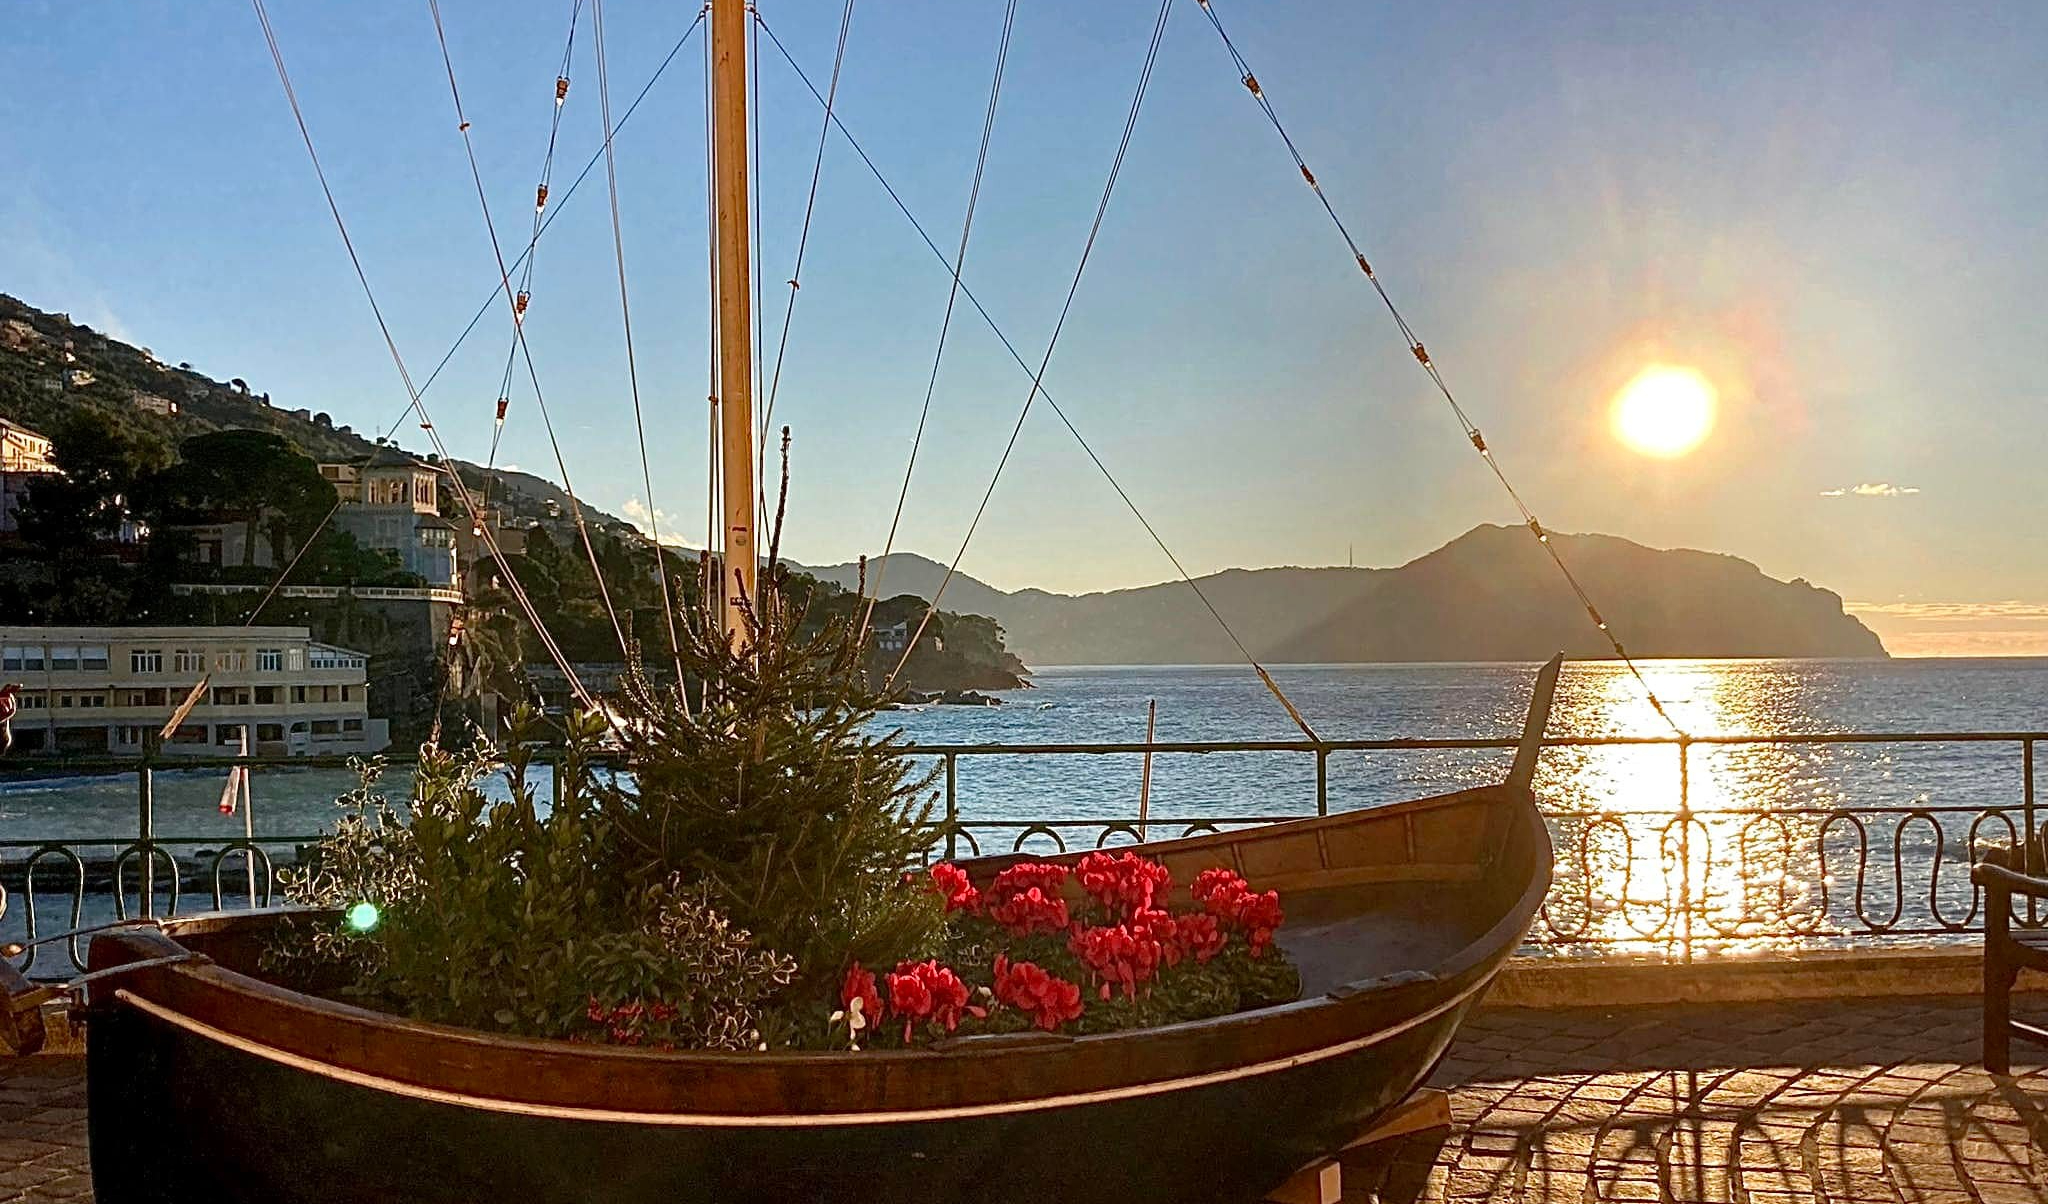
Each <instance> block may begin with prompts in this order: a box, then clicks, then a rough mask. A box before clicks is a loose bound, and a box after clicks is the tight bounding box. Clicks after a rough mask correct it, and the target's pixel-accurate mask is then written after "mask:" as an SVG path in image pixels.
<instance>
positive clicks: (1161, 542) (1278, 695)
mask: <svg viewBox="0 0 2048 1204" xmlns="http://www.w3.org/2000/svg"><path fill="white" fill-rule="evenodd" d="M755 20H756V21H757V22H758V23H759V24H760V26H761V32H763V33H765V34H767V35H768V40H769V42H770V44H772V45H773V46H774V47H775V49H776V52H777V53H778V54H780V55H781V56H782V60H783V62H785V63H786V64H788V66H789V69H790V71H791V72H793V73H794V74H795V75H796V77H797V79H798V80H799V81H801V82H802V83H803V85H804V87H805V88H806V89H807V90H808V91H809V92H810V94H811V96H812V97H813V98H814V99H816V100H817V101H818V102H819V103H820V104H823V103H824V101H825V97H824V95H823V94H822V93H820V92H819V91H818V87H817V85H816V84H815V83H813V82H811V78H810V76H809V75H808V74H807V73H805V71H804V69H803V67H802V65H801V64H799V63H798V62H797V61H796V57H795V56H794V55H792V54H791V53H790V52H789V48H788V47H787V46H785V45H783V43H782V39H781V38H779V37H777V36H776V34H775V28H774V26H772V25H770V24H768V22H767V21H766V20H764V19H762V18H761V17H760V16H759V15H758V14H757V15H756V16H755ZM830 117H831V125H832V128H834V129H836V130H838V131H839V136H840V137H842V138H844V139H845V140H846V144H847V146H849V147H850V148H852V150H853V152H854V154H856V155H858V156H859V157H860V161H861V163H862V164H864V165H865V166H866V167H867V169H868V173H869V174H870V175H872V176H874V178H875V182H876V183H877V184H879V185H881V187H882V191H883V192H885V193H887V194H888V197H889V200H890V201H891V202H892V203H894V204H895V206H896V210H897V212H899V213H901V214H902V215H903V218H904V220H905V221H907V222H909V223H910V228H911V229H912V230H914V231H916V233H917V236H918V238H919V239H920V240H921V241H922V242H923V243H924V245H925V249H926V250H928V251H930V252H931V253H932V257H933V258H935V259H937V260H938V261H939V264H940V266H942V267H944V268H945V269H946V270H947V272H948V273H949V274H950V273H951V272H952V269H953V264H952V261H951V260H950V259H948V258H947V257H946V252H945V251H944V250H942V249H941V248H940V247H939V244H938V242H937V241H936V240H934V239H933V238H932V236H931V233H930V232H929V231H928V230H926V229H925V226H924V223H923V222H921V221H919V220H918V217H917V214H916V213H915V212H914V211H913V210H912V209H911V208H910V206H909V205H908V204H906V203H905V202H904V200H903V197H902V195H901V194H900V193H898V192H897V191H896V188H895V186H894V185H893V184H891V183H890V182H889V178H888V177H887V176H886V175H884V174H883V173H882V169H881V167H880V166H879V165H877V164H876V162H875V160H874V158H873V157H872V156H871V155H869V154H868V152H867V148H866V147H865V146H863V145H862V144H861V141H860V139H858V138H856V137H855V136H854V133H853V131H852V130H851V129H849V128H847V125H846V122H845V121H844V120H843V119H841V118H840V117H839V116H838V114H837V113H833V114H831V115H830ZM960 295H961V296H963V297H965V298H967V302H968V304H969V305H970V306H972V307H973V309H974V311H975V313H976V314H978V315H979V316H980V317H981V320H982V322H983V324H984V325H986V326H987V327H988V329H989V331H990V332H991V333H992V334H994V335H995V337H996V340H997V341H998V342H1000V343H1001V344H1002V346H1003V350H1004V351H1006V352H1008V353H1009V356H1010V359H1011V360H1012V361H1013V362H1015V363H1016V365H1017V367H1018V368H1019V369H1020V370H1021V371H1023V372H1025V373H1026V374H1030V373H1031V365H1030V363H1029V362H1028V361H1026V360H1025V358H1024V356H1023V353H1022V352H1020V351H1019V350H1018V348H1017V345H1016V343H1015V342H1013V341H1012V340H1011V338H1010V336H1009V334H1008V333H1007V332H1005V331H1004V330H1003V327H1002V325H1001V324H1000V323H998V322H997V321H996V320H995V316H994V315H993V314H991V313H990V312H989V311H988V307H987V306H986V305H984V304H983V303H982V301H981V298H980V297H979V296H978V295H977V294H976V293H975V291H974V288H973V286H971V285H969V284H968V283H967V282H966V281H965V280H962V281H960ZM1038 395H1039V396H1040V397H1042V398H1044V400H1045V404H1046V405H1047V406H1048V407H1050V408H1051V409H1052V412H1053V413H1054V414H1055V415H1057V416H1058V418H1059V420H1060V422H1061V424H1062V425H1063V426H1065V427H1066V428H1067V433H1068V434H1070V435H1072V436H1073V437H1074V441H1075V442H1076V443H1078V444H1079V445H1080V447H1081V450H1082V451H1083V452H1085V453H1086V454H1087V456H1088V459H1089V460H1090V461H1091V462H1092V463H1093V464H1094V465H1095V467H1096V469H1097V471H1099V472H1101V473H1102V476H1103V479H1104V480H1106V481H1108V482H1109V485H1110V488H1112V489H1114V490H1115V491H1116V494H1117V496H1118V497H1119V498H1121V499H1122V500H1123V503H1124V506H1125V507H1126V508H1127V509H1129V510H1130V512H1131V516H1132V517H1133V518H1136V519H1137V520H1138V524H1139V525H1140V526H1141V527H1143V528H1144V529H1145V534H1146V535H1148V536H1150V537H1151V539H1152V542H1153V543H1154V544H1155V545H1157V546H1158V548H1159V550H1160V552H1161V553H1162V554H1164V555H1165V557H1166V559H1167V561H1168V562H1169V563H1171V564H1172V565H1173V567H1174V571H1175V572H1177V573H1179V574H1180V579H1181V581H1182V582H1184V583H1185V584H1186V585H1187V587H1188V588H1189V589H1190V590H1192V591H1194V594H1195V597H1196V598H1197V599H1199V600H1200V601H1201V603H1202V607H1203V609H1205V610H1207V611H1208V612H1209V616H1210V617H1211V618H1213V619H1215V620H1216V625H1217V626H1218V627H1220V628H1222V630H1223V633H1224V634H1225V635H1226V636H1228V637H1229V639H1230V642H1231V643H1232V644H1233V645H1234V646H1235V647H1236V648H1237V650H1238V653H1239V655H1241V656H1242V657H1243V658H1244V660H1245V663H1246V664H1247V665H1249V666H1250V667H1251V669H1252V671H1253V672H1254V673H1256V674H1257V675H1258V677H1259V680H1260V681H1261V682H1262V683H1264V684H1265V686H1266V689H1267V690H1268V691H1269V692H1270V693H1271V694H1272V695H1273V697H1274V698H1275V699H1276V700H1277V701H1278V702H1279V703H1280V706H1281V708H1282V709H1284V710H1285V711H1286V712H1287V714H1288V716H1289V717H1290V718H1292V719H1293V720H1294V722H1295V725H1296V726H1297V727H1300V728H1301V729H1302V730H1303V731H1305V732H1309V734H1310V737H1311V738H1314V733H1313V731H1312V730H1311V729H1310V728H1309V725H1308V723H1307V721H1306V720H1305V719H1303V718H1302V716H1301V713H1300V711H1299V710H1298V709H1297V708H1296V707H1295V705H1294V703H1293V701H1292V700H1290V699H1289V698H1288V697H1287V694H1286V692H1285V691H1283V690H1282V689H1281V688H1280V685H1279V683H1278V682H1276V681H1275V680H1274V679H1273V676H1272V674H1271V673H1269V672H1267V671H1266V668H1265V666H1264V665H1262V664H1260V663H1259V661H1258V658H1256V657H1254V656H1253V655H1252V654H1251V652H1250V650H1249V649H1248V648H1247V647H1246V646H1245V643H1244V640H1243V639H1241V638H1240V637H1239V636H1238V634H1237V631H1236V629H1235V628H1233V627H1232V626H1231V625H1230V622H1229V621H1228V620H1227V619H1225V618H1224V617H1223V614H1222V612H1221V611H1219V610H1218V609H1217V608H1216V605H1215V603H1214V602H1212V601H1211V600H1210V598H1209V595H1208V593H1207V591H1205V590H1203V588H1202V586H1201V583H1200V582H1199V581H1197V580H1196V579H1195V577H1194V576H1193V575H1192V574H1191V573H1189V572H1188V570H1187V568H1186V566H1184V565H1183V564H1182V563H1181V561H1180V557H1178V556H1176V555H1175V554H1174V552H1173V549H1172V548H1171V547H1169V546H1167V543H1166V540H1165V539H1164V538H1163V537H1161V536H1160V534H1159V531H1158V529H1157V528H1155V527H1154V526H1153V525H1152V522H1151V520H1150V519H1148V518H1146V517H1145V513H1144V511H1142V510H1140V509H1139V508H1138V504H1137V502H1136V501H1135V500H1133V499H1132V497H1131V495H1130V493H1129V492H1128V491H1126V490H1125V489H1124V487H1123V484H1122V483H1121V482H1119V481H1118V480H1117V479H1116V476H1115V474H1113V473H1112V472H1110V470H1109V466H1108V464H1106V463H1105V462H1104V461H1103V459H1102V457H1101V456H1100V455H1098V454H1096V451H1095V448H1094V447H1093V446H1092V445H1091V444H1090V443H1089V442H1088V439H1087V438H1086V436H1084V435H1082V433H1081V431H1080V428H1078V427H1077V426H1075V425H1074V422H1073V419H1072V418H1070V417H1069V416H1068V414H1067V412H1066V410H1065V408H1064V407H1062V406H1061V405H1060V404H1059V402H1058V401H1057V400H1056V399H1054V397H1053V395H1052V393H1051V392H1050V391H1048V390H1047V389H1046V388H1045V387H1044V386H1043V385H1042V384H1041V385H1040V386H1039V389H1038Z"/></svg>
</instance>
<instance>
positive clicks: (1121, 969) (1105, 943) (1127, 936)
mask: <svg viewBox="0 0 2048 1204" xmlns="http://www.w3.org/2000/svg"><path fill="white" fill-rule="evenodd" d="M1067 947H1068V948H1070V949H1072V950H1073V951H1074V956H1075V957H1078V958H1080V959H1081V964H1082V965H1085V966H1087V967H1088V971H1089V973H1090V974H1091V975H1092V976H1093V977H1094V980H1095V982H1096V983H1097V984H1098V988H1099V991H1100V993H1101V995H1102V998H1104V999H1107V998H1109V994H1110V988H1111V987H1112V986H1115V985H1121V986H1122V987H1123V989H1124V995H1125V997H1127V998H1128V997H1130V996H1133V995H1136V994H1137V993H1138V984H1140V983H1146V982H1150V981H1152V978H1153V976H1154V975H1156V974H1158V973H1159V963H1160V962H1161V961H1163V960H1164V959H1165V957H1166V950H1165V947H1164V946H1163V945H1162V944H1161V943H1160V942H1159V940H1158V939H1157V938H1156V937H1154V936H1153V935H1152V934H1151V933H1150V932H1147V931H1141V930H1138V929H1134V928H1132V927H1131V926H1130V925H1128V924H1118V925H1116V926H1114V927H1111V926H1109V925H1107V924H1105V925H1102V926H1101V927H1097V928H1076V929H1075V930H1074V932H1073V934H1072V935H1071V936H1069V937H1068V938H1067Z"/></svg>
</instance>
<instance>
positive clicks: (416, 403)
mask: <svg viewBox="0 0 2048 1204" xmlns="http://www.w3.org/2000/svg"><path fill="white" fill-rule="evenodd" d="M249 2H250V4H251V6H252V7H253V8H254V9H255V11H256V20H257V22H258V24H260V25H261V26H262V27H263V40H264V42H265V43H266V44H267V45H268V46H269V49H270V60H271V63H272V65H273V66H275V67H276V68H277V80H278V83H279V84H280V85H281V86H282V87H283V89H284V95H285V100H286V101H287V102H288V103H289V104H290V105H291V110H292V120H293V121H294V122H295V123H297V125H298V127H299V138H300V140H301V141H302V142H304V143H305V146H306V156H307V158H308V159H310V160H311V161H312V164H313V175H314V176H315V178H316V179H318V180H319V182H320V191H321V194H322V195H323V196H324V197H325V198H326V200H327V211H328V213H330V214H331V215H332V216H333V218H334V226H335V230H336V231H337V232H338V233H339V234H340V235H341V244H342V246H343V248H345V249H346V250H347V252H348V258H349V263H350V264H351V266H353V267H354V269H355V274H356V281H357V283H359V284H360V285H361V286H362V290H363V299H364V300H365V301H367V302H368V303H369V306H370V314H371V316H372V317H374V318H375V319H376V321H377V329H378V331H379V333H381V334H382V335H383V337H384V347H385V349H386V350H387V351H389V352H390V353H391V362H392V364H393V365H394V366H396V367H397V369H398V377H399V380H400V381H401V382H402V383H403V384H404V385H405V391H406V395H407V396H408V397H409V398H410V399H411V409H412V410H416V411H418V413H419V414H420V417H421V419H422V424H423V426H424V427H425V429H426V432H427V436H428V438H429V439H430V440H431V441H432V442H433V444H434V450H435V451H436V452H437V453H438V454H439V455H440V457H441V459H442V460H443V461H444V462H445V461H447V460H448V459H449V456H448V452H447V448H446V447H445V446H443V444H442V442H441V435H440V432H439V431H438V430H436V429H435V428H434V426H433V424H432V420H431V419H430V418H429V417H428V415H427V408H426V405H425V404H424V403H423V402H422V401H421V399H420V391H419V389H418V388H417V387H416V386H414V384H413V380H412V373H411V371H410V370H409V369H407V368H406V366H405V356H404V355H403V354H401V353H400V352H399V350H398V340H397V339H396V338H395V337H394V336H393V335H392V333H391V326H390V324H389V323H388V322H386V321H385V320H384V311H383V307H381V306H380V305H378V304H377V294H376V290H375V289H373V288H372V287H371V286H370V276H369V273H368V271H367V270H366V269H365V268H364V267H363V261H362V257H361V256H359V255H358V254H357V253H356V247H355V240H354V239H353V238H351V237H350V236H349V232H348V223H347V222H346V221H344V220H343V218H342V216H341V205H340V203H339V202H337V201H336V200H335V198H334V189H333V188H332V187H330V186H329V185H328V183H327V171H326V169H325V168H324V167H322V166H321V164H320V153H319V151H318V150H316V149H315V148H314V146H313V133H312V130H311V129H310V128H308V126H307V125H306V116H305V113H304V112H303V111H302V110H301V109H300V107H299V97H298V92H297V90H296V89H294V88H293V87H292V80H291V72H290V71H289V70H288V69H287V68H286V67H285V62H284V51H283V50H282V49H281V48H280V47H279V46H278V42H277V32H276V30H275V29H273V28H272V27H271V24H270V13H269V11H268V10H267V9H266V8H265V7H264V3H263V0H249ZM401 421H403V420H402V419H401ZM449 479H450V481H451V482H452V483H453V484H454V486H455V492H456V495H457V496H458V497H459V498H460V499H461V501H462V504H463V506H464V507H465V508H466V509H467V510H468V511H469V513H470V517H471V518H472V519H474V520H475V521H476V522H477V523H478V525H479V526H481V527H482V529H483V532H484V541H485V543H486V545H487V546H489V547H490V549H491V553H492V555H493V556H495V557H497V559H498V561H499V563H500V564H503V563H504V556H503V555H502V554H501V553H500V552H499V550H498V546H497V539H496V536H494V535H493V534H492V533H491V530H490V528H489V527H488V526H484V525H483V512H482V510H481V509H480V508H479V507H478V505H477V502H476V498H475V497H474V495H472V494H471V493H470V491H469V487H468V486H467V485H465V484H463V481H462V474H461V473H460V472H457V471H453V469H452V466H451V471H450V473H449ZM506 580H507V581H509V582H510V583H511V586H512V594H513V597H514V598H515V599H516V600H517V601H518V603H519V607H520V610H521V611H522V612H523V613H524V614H525V616H526V620H527V622H529V623H531V624H532V625H533V629H534V632H535V634H536V635H537V636H538V637H539V639H540V641H541V644H542V646H543V647H544V648H545V649H546V650H547V652H548V655H549V657H550V658H551V659H552V660H553V661H554V662H555V666H556V667H557V668H559V669H560V670H561V671H562V676H563V678H564V679H565V680H566V681H567V682H568V684H569V687H570V689H572V690H573V691H575V694H576V697H577V698H578V700H580V701H581V702H582V703H583V704H584V705H585V706H594V705H595V700H594V699H593V698H592V697H591V695H590V692H589V691H588V690H587V689H585V688H584V685H583V681H582V679H581V678H579V677H578V676H577V675H576V668H575V666H574V665H572V664H571V663H570V662H569V659H568V657H567V656H565V655H563V653H562V649H561V647H560V645H558V644H557V643H555V639H554V636H553V634H552V633H550V632H549V631H548V629H547V626H546V625H545V624H543V623H542V622H541V621H540V615H539V614H538V613H537V612H536V611H535V609H534V606H533V600H532V599H531V598H530V597H528V596H527V593H526V589H525V587H524V586H523V585H522V584H520V582H519V579H518V577H517V576H516V575H515V574H513V573H511V572H510V571H509V570H508V571H507V573H506Z"/></svg>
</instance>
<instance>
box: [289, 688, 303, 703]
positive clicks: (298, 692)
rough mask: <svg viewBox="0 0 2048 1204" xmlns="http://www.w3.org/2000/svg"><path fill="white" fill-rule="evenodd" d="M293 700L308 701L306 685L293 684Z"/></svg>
mask: <svg viewBox="0 0 2048 1204" xmlns="http://www.w3.org/2000/svg"><path fill="white" fill-rule="evenodd" d="M292 701H293V702H304V701H306V687H304V686H293V687H292Z"/></svg>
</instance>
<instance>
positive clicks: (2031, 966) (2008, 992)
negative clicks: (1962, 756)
mask: <svg viewBox="0 0 2048 1204" xmlns="http://www.w3.org/2000/svg"><path fill="white" fill-rule="evenodd" d="M2043 844H2044V842H2043V841H2042V840H2041V839H2040V838H2039V837H2036V838H2034V839H2032V840H2028V841H2025V842H2022V843H2021V844H2020V845H2019V846H2018V847H2016V848H2005V849H1999V848H1993V849H1987V850H1985V851H1984V854H1983V859H1982V860H1980V861H1978V862H1977V863H1976V864H1975V865H1974V866H1972V867H1971V868H1970V881H1972V882H1974V883H1976V884H1977V886H1978V887H1980V888H1981V889H1982V890H1983V891H1984V1068H1985V1069H1986V1070H1989V1071H1991V1072H1992V1073H1993V1074H2010V1073H2011V1072H2012V1039H2013V1038H2014V1037H2018V1038H2019V1039H2021V1040H2022V1041H2028V1042H2032V1043H2034V1044H2037V1045H2048V1027H2042V1026H2040V1025H2036V1024H2028V1023H2026V1022H2024V1021H2019V1020H2014V1019H2013V1018H2012V988H2013V984H2014V983H2015V982H2017V981H2018V979H2019V975H2020V972H2021V971H2022V970H2032V971H2035V972H2039V973H2048V930H2044V929H2040V928H2031V929H2028V928H2015V927H2014V926H2013V923H2014V916H2013V912H2014V903H2015V901H2016V900H2023V899H2033V900H2039V901H2040V902H2042V903H2044V904H2048V877H2042V876H2039V875H2041V874H2042V872H2043V863H2044V861H2048V857H2044V856H2043V854H2044V852H2048V849H2044V847H2043ZM2022 910H2024V908H2022Z"/></svg>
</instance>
